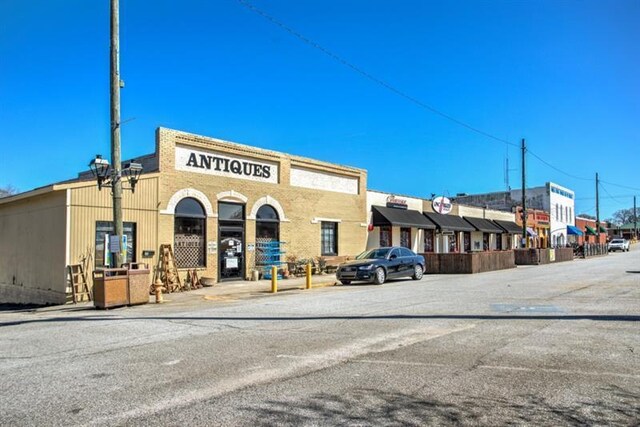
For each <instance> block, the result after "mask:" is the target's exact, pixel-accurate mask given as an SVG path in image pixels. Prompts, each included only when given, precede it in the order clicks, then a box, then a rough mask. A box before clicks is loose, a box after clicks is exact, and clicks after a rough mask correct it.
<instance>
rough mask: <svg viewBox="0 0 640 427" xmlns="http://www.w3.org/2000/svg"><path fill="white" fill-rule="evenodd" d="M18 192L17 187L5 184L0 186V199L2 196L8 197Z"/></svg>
mask: <svg viewBox="0 0 640 427" xmlns="http://www.w3.org/2000/svg"><path fill="white" fill-rule="evenodd" d="M17 192H18V189H17V188H15V187H14V186H13V185H5V186H4V187H0V199H1V198H3V197H9V196H12V195H14V194H16V193H17Z"/></svg>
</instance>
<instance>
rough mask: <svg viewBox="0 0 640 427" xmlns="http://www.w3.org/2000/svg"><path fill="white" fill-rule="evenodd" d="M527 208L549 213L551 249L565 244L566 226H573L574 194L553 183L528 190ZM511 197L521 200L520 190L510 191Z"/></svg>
mask: <svg viewBox="0 0 640 427" xmlns="http://www.w3.org/2000/svg"><path fill="white" fill-rule="evenodd" d="M526 196H527V208H533V209H542V210H544V211H546V212H549V227H550V231H549V238H550V243H551V247H556V246H564V245H565V244H566V243H567V226H568V225H571V226H574V225H575V210H574V209H575V193H574V192H573V191H572V190H570V189H568V188H566V187H562V186H560V185H558V184H555V183H553V182H547V183H546V184H545V185H544V187H534V188H528V189H527V191H526ZM511 197H512V198H513V199H514V200H516V201H518V200H522V190H512V191H511Z"/></svg>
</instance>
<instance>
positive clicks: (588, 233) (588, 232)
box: [584, 225, 598, 236]
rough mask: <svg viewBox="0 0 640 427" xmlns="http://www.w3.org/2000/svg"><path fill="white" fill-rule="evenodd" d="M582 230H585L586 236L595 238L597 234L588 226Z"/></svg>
mask: <svg viewBox="0 0 640 427" xmlns="http://www.w3.org/2000/svg"><path fill="white" fill-rule="evenodd" d="M584 228H586V229H587V235H589V236H595V235H597V234H598V233H596V229H595V228H591V227H589V226H588V225H585V226H584Z"/></svg>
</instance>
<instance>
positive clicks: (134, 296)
mask: <svg viewBox="0 0 640 427" xmlns="http://www.w3.org/2000/svg"><path fill="white" fill-rule="evenodd" d="M126 267H127V277H128V281H127V283H128V285H127V286H128V290H129V305H138V304H147V303H148V302H149V294H150V292H149V291H150V289H151V282H150V281H149V268H148V266H147V264H145V263H143V262H139V263H130V264H126Z"/></svg>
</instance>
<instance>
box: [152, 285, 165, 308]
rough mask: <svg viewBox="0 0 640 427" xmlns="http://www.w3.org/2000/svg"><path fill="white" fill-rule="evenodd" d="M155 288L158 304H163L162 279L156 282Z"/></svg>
mask: <svg viewBox="0 0 640 427" xmlns="http://www.w3.org/2000/svg"><path fill="white" fill-rule="evenodd" d="M154 288H155V291H156V304H162V303H163V302H164V298H162V282H161V281H160V279H158V280H156V283H155V285H154Z"/></svg>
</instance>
